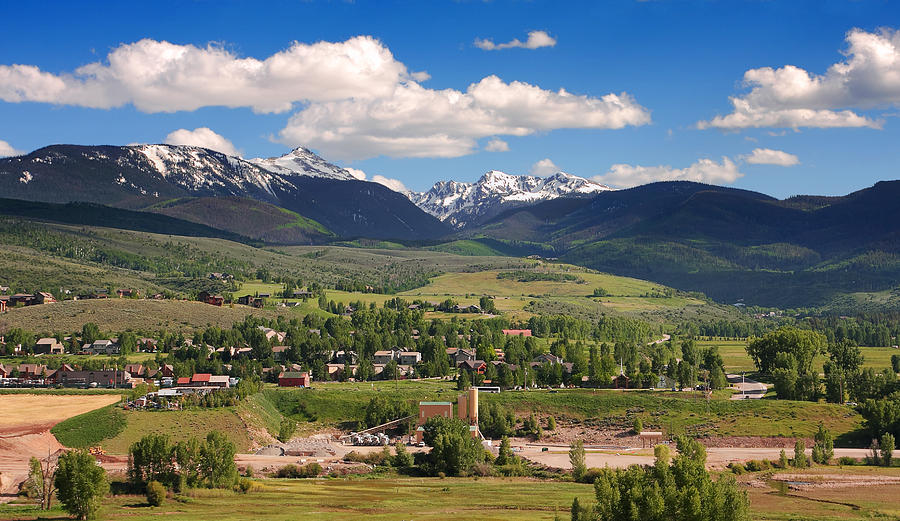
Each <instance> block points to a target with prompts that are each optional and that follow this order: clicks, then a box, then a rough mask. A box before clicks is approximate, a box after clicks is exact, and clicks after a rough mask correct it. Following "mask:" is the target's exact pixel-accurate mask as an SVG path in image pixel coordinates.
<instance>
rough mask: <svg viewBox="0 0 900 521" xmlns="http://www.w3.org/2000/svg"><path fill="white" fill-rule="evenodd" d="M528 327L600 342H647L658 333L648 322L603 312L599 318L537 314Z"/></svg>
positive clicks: (546, 333)
mask: <svg viewBox="0 0 900 521" xmlns="http://www.w3.org/2000/svg"><path fill="white" fill-rule="evenodd" d="M528 328H529V329H531V333H532V334H533V335H534V336H537V337H550V336H554V337H562V338H567V339H571V340H586V339H589V338H590V339H593V340H596V341H597V342H610V341H611V342H616V341H623V342H632V343H646V342H647V341H649V340H650V339H651V337H652V336H653V335H654V334H655V333H657V330H656V329H655V328H654V327H653V326H651V325H650V324H649V323H648V322H645V321H643V320H638V319H634V318H627V317H610V316H605V315H604V316H601V317H599V318H598V319H597V320H596V321H595V322H590V321H587V320H581V319H578V318H574V317H571V316H569V315H537V316H534V317H531V318H530V319H528Z"/></svg>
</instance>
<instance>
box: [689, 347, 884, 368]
mask: <svg viewBox="0 0 900 521" xmlns="http://www.w3.org/2000/svg"><path fill="white" fill-rule="evenodd" d="M747 343H748V341H747V340H701V341H700V342H698V344H699V345H700V346H703V347H706V346H711V345H714V346H718V347H719V354H720V355H722V359H723V360H724V361H725V370H727V371H732V372H736V373H737V372H741V371H755V370H756V366H754V365H753V360H752V359H751V358H750V357H749V356H747V351H746V346H747ZM860 350H861V351H862V354H863V357H865V361H864V362H863V367H864V368H867V367H871V368H873V369H875V370H876V371H881V370H883V369H887V368H889V367H891V355H900V349H893V348H891V347H860ZM827 359H828V358H827V357H826V356H825V355H820V356H819V357H818V359H817V361H816V363H817V364H818V366H819V370H820V371H822V364H824V363H825V361H826V360H827Z"/></svg>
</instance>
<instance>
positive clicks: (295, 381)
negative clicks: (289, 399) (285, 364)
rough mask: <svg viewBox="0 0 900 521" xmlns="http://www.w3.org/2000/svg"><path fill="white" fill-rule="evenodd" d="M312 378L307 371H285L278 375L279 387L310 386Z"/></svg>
mask: <svg viewBox="0 0 900 521" xmlns="http://www.w3.org/2000/svg"><path fill="white" fill-rule="evenodd" d="M311 380H312V379H311V378H310V377H309V373H307V372H299V371H284V372H282V373H281V374H279V375H278V386H279V387H309V383H310V381H311Z"/></svg>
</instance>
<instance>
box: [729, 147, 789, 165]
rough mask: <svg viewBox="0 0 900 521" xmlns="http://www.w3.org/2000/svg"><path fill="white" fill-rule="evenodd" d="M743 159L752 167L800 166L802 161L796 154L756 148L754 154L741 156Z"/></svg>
mask: <svg viewBox="0 0 900 521" xmlns="http://www.w3.org/2000/svg"><path fill="white" fill-rule="evenodd" d="M741 159H743V160H744V161H746V162H747V163H750V164H751V165H777V166H794V165H799V164H800V159H799V158H798V157H797V156H795V155H794V154H789V153H787V152H784V151H782V150H772V149H771V148H754V149H753V152H751V153H750V154H747V155H744V156H741Z"/></svg>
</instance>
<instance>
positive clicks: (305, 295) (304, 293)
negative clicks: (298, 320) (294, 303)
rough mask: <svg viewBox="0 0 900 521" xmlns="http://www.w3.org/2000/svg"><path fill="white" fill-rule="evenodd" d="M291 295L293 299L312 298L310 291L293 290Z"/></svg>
mask: <svg viewBox="0 0 900 521" xmlns="http://www.w3.org/2000/svg"><path fill="white" fill-rule="evenodd" d="M293 295H294V298H302V299H307V298H312V296H313V294H312V292H311V291H305V290H304V291H301V290H299V289H296V290H294V293H293Z"/></svg>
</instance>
